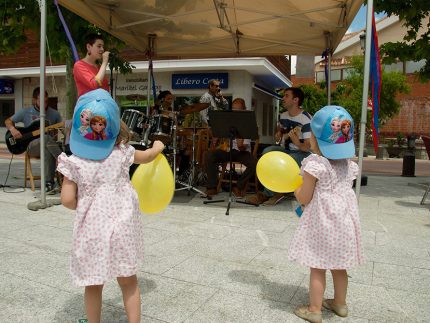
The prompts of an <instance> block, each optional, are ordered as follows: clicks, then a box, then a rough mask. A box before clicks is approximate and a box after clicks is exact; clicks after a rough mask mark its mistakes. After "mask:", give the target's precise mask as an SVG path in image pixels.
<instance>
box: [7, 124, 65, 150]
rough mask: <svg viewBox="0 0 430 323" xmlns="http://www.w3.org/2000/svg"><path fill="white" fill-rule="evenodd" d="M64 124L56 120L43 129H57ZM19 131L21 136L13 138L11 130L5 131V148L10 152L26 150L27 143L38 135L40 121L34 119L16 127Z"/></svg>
mask: <svg viewBox="0 0 430 323" xmlns="http://www.w3.org/2000/svg"><path fill="white" fill-rule="evenodd" d="M63 126H64V122H58V123H56V124H53V125H51V126H46V127H45V131H48V130H52V129H57V128H60V127H63ZM16 129H17V130H19V132H21V134H22V138H19V139H15V138H14V137H13V136H12V134H11V132H10V131H9V130H8V131H6V135H5V141H6V145H7V149H8V150H9V151H10V153H11V154H14V155H19V154H22V153H24V152H25V151H26V150H27V147H28V145H29V144H30V142H31V141H32V140H34V139H35V138H38V137H40V122H39V121H35V122H33V123H32V124H31V125H29V126H28V127H16Z"/></svg>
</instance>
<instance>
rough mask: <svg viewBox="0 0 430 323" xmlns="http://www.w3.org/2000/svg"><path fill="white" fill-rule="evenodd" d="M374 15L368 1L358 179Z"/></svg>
mask: <svg viewBox="0 0 430 323" xmlns="http://www.w3.org/2000/svg"><path fill="white" fill-rule="evenodd" d="M372 14H373V0H368V1H367V15H366V36H367V37H366V50H365V53H364V77H363V96H362V100H361V121H360V139H359V149H358V166H359V172H358V176H357V178H361V173H362V170H363V152H364V143H365V137H364V135H365V131H366V122H367V98H368V95H369V70H370V42H371V38H372V37H371V35H372ZM360 188H361V181H357V185H356V186H355V194H356V195H357V199H358V200H359V199H360Z"/></svg>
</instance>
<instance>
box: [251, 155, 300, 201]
mask: <svg viewBox="0 0 430 323" xmlns="http://www.w3.org/2000/svg"><path fill="white" fill-rule="evenodd" d="M257 177H258V179H259V181H260V182H261V184H263V185H264V187H267V188H268V189H269V190H271V191H274V192H278V193H288V192H294V191H295V190H296V189H297V188H298V187H299V186H301V185H302V183H303V179H302V177H301V176H300V168H299V165H298V164H297V163H296V161H295V160H294V159H293V158H292V157H291V156H290V155H288V154H286V153H283V152H281V151H271V152H268V153H266V154H264V155H263V156H262V157H261V158H260V160H259V161H258V163H257Z"/></svg>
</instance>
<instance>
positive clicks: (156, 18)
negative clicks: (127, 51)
mask: <svg viewBox="0 0 430 323" xmlns="http://www.w3.org/2000/svg"><path fill="white" fill-rule="evenodd" d="M58 2H59V3H60V4H61V5H62V6H64V7H66V8H67V9H69V10H71V11H73V12H75V13H76V14H78V15H79V16H81V17H83V18H84V19H86V20H88V21H89V22H91V23H93V24H95V25H97V26H99V27H100V28H102V29H104V30H105V31H107V32H109V33H111V34H112V35H114V36H116V37H118V38H120V39H122V40H123V41H124V42H126V43H127V44H128V45H131V46H133V47H135V48H136V49H138V50H141V51H146V50H147V49H148V38H149V37H152V36H150V35H154V37H155V41H154V53H155V56H154V57H157V58H203V57H233V56H269V55H284V54H291V55H294V54H311V55H320V54H321V53H322V51H323V50H324V49H325V48H327V47H330V48H332V49H334V48H336V46H337V45H338V44H339V42H340V41H341V39H342V37H343V35H344V34H345V32H346V30H347V28H348V26H349V25H350V24H351V22H352V20H353V19H354V17H355V15H356V13H357V11H358V10H359V8H360V6H361V4H362V3H363V1H362V0H344V1H340V0H320V1H313V0H301V1H294V0H253V1H249V0H174V1H172V0H59V1H58Z"/></svg>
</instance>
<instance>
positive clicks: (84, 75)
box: [73, 60, 109, 97]
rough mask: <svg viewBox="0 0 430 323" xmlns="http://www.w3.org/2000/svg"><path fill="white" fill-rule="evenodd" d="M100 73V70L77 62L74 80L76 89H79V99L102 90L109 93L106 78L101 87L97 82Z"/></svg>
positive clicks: (82, 62) (74, 67) (74, 69)
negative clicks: (83, 95)
mask: <svg viewBox="0 0 430 323" xmlns="http://www.w3.org/2000/svg"><path fill="white" fill-rule="evenodd" d="M98 72H99V68H98V67H96V66H94V65H91V64H88V63H86V62H84V61H83V60H80V61H77V62H76V63H75V65H74V66H73V78H74V79H75V83H76V88H77V89H78V97H80V96H81V95H82V94H85V93H87V92H90V91H92V90H96V89H99V88H102V89H104V90H106V91H109V82H108V80H107V78H106V77H105V78H104V79H103V80H100V81H101V86H100V85H99V84H98V83H97V82H96V80H95V76H96V75H97V73H98Z"/></svg>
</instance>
